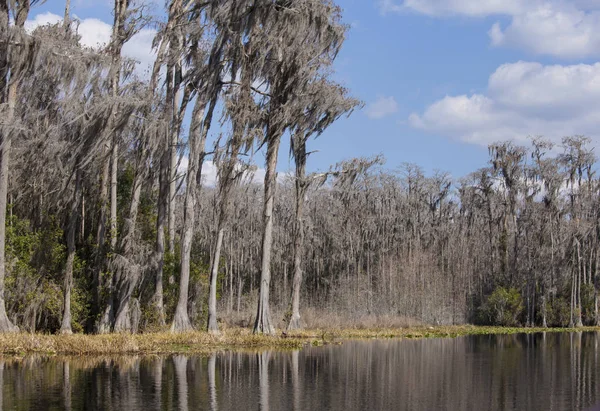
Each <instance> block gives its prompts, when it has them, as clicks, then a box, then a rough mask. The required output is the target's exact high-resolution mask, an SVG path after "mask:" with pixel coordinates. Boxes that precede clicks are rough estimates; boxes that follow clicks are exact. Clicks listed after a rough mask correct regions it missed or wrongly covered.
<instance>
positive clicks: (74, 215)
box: [60, 170, 81, 334]
mask: <svg viewBox="0 0 600 411" xmlns="http://www.w3.org/2000/svg"><path fill="white" fill-rule="evenodd" d="M80 191H81V172H80V171H79V170H77V171H76V177H75V192H74V193H73V203H72V204H71V213H70V216H69V224H68V231H67V263H66V265H65V279H64V281H65V284H64V287H65V288H64V295H63V296H64V307H63V318H62V324H61V326H60V333H61V334H72V333H73V329H72V328H71V289H72V288H73V263H74V261H75V234H76V232H77V219H78V217H79V213H78V211H79V198H80Z"/></svg>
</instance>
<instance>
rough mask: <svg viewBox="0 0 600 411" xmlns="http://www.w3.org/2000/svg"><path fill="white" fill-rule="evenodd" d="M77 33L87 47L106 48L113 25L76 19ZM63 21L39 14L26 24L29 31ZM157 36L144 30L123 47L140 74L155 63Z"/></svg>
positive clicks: (45, 14) (50, 14)
mask: <svg viewBox="0 0 600 411" xmlns="http://www.w3.org/2000/svg"><path fill="white" fill-rule="evenodd" d="M74 20H75V22H74V23H73V24H76V26H77V33H78V34H79V35H80V36H81V44H82V45H83V46H86V47H92V48H99V47H104V46H106V44H108V42H109V41H110V36H111V33H112V25H110V24H108V23H105V22H103V21H102V20H98V19H94V18H88V19H82V20H78V19H77V18H74ZM61 21H62V17H61V16H58V15H56V14H53V13H50V12H46V13H40V14H37V15H36V16H35V17H34V18H33V19H32V20H28V21H27V22H26V23H25V28H26V29H27V30H28V31H32V30H34V29H35V28H36V27H38V26H42V25H46V24H56V23H59V22H61ZM155 35H156V31H155V30H151V29H142V30H140V32H139V33H137V34H136V35H135V36H133V37H132V38H131V40H129V41H128V42H127V43H126V44H125V45H124V46H123V55H124V56H126V57H129V58H132V59H134V60H136V61H138V62H139V63H140V64H139V65H138V68H137V69H138V72H139V73H140V74H142V73H144V72H145V71H146V70H147V69H148V68H149V67H150V65H151V64H152V63H153V61H154V56H155V53H154V51H153V50H152V39H154V36H155Z"/></svg>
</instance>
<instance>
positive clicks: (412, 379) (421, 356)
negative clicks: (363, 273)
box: [0, 333, 600, 411]
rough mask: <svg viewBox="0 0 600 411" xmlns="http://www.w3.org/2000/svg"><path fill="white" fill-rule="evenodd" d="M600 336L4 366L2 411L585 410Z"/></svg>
mask: <svg viewBox="0 0 600 411" xmlns="http://www.w3.org/2000/svg"><path fill="white" fill-rule="evenodd" d="M599 340H600V334H598V333H572V334H562V333H546V334H531V335H524V334H520V335H500V336H470V337H459V338H454V339H425V340H372V341H345V342H344V343H343V344H342V345H328V346H324V347H307V348H305V349H303V350H301V351H293V352H292V351H289V352H226V353H219V354H214V355H212V356H209V357H196V356H182V355H174V356H167V357H162V356H161V357H133V356H129V357H126V356H124V357H113V358H103V357H25V358H22V359H14V358H4V359H0V365H1V371H0V384H1V386H2V389H1V390H0V394H1V398H0V403H1V404H2V406H3V407H2V409H3V410H62V409H66V410H96V409H101V410H131V411H137V410H144V411H151V410H271V411H278V410H344V411H354V410H360V411H363V410H428V411H429V410H478V411H480V410H545V411H546V410H582V409H585V408H587V407H590V406H592V405H594V404H595V403H598V402H600V353H599V351H598V350H599V348H600V347H599Z"/></svg>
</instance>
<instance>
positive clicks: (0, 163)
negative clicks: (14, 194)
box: [0, 1, 29, 332]
mask: <svg viewBox="0 0 600 411" xmlns="http://www.w3.org/2000/svg"><path fill="white" fill-rule="evenodd" d="M2 5H3V6H2V7H1V9H0V12H1V13H2V16H1V17H0V19H2V20H1V21H0V23H1V25H2V27H0V30H2V32H3V33H6V34H8V24H9V23H8V4H7V3H6V2H2ZM18 8H19V12H18V14H17V19H16V21H15V26H16V27H17V28H18V29H20V30H23V26H24V24H25V20H26V19H27V15H28V13H29V1H26V2H23V4H21V3H19V5H18ZM8 47H9V46H7V48H8ZM7 56H8V53H7ZM3 64H5V67H6V69H5V70H4V68H3V72H2V73H1V74H2V75H3V82H6V81H8V93H7V96H6V103H7V107H8V110H7V112H6V116H5V121H6V123H7V124H10V123H11V122H12V121H13V119H14V117H15V106H16V104H17V88H18V84H19V82H18V77H17V76H18V73H16V72H13V71H12V70H15V71H16V69H15V68H14V67H12V69H11V63H10V61H9V60H8V58H7V59H6V62H5V63H4V62H3ZM9 72H10V79H9V80H7V77H4V76H8V73H9ZM2 97H4V96H2ZM4 102H5V101H4V98H3V99H2V101H0V103H4ZM0 133H1V134H0V150H1V154H0V332H15V331H18V327H17V326H15V325H14V324H13V323H12V322H11V321H10V320H9V318H8V315H7V314H6V302H5V300H4V294H5V278H6V254H5V253H6V251H5V249H6V208H7V207H6V206H7V201H8V173H9V170H10V151H11V146H12V140H11V132H10V130H9V129H8V127H4V128H3V129H0Z"/></svg>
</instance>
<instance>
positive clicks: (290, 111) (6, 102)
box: [0, 0, 600, 334]
mask: <svg viewBox="0 0 600 411" xmlns="http://www.w3.org/2000/svg"><path fill="white" fill-rule="evenodd" d="M36 3H39V1H37V2H36V1H35V0H18V1H13V0H0V149H1V156H0V332H11V331H17V330H21V331H29V332H47V333H64V334H69V333H73V332H78V333H79V332H85V333H110V332H132V333H136V332H150V331H159V330H171V331H173V332H184V331H189V330H192V329H196V330H208V331H209V332H211V333H214V334H218V333H219V332H220V331H219V330H220V329H222V328H223V327H229V326H245V327H247V326H253V329H254V332H256V333H263V334H274V333H275V332H276V330H277V329H285V330H289V331H292V330H296V329H299V328H302V327H307V326H309V327H327V326H368V325H380V324H388V325H398V324H405V323H425V324H444V325H446V324H465V323H477V324H493V325H505V326H517V325H520V326H543V327H549V326H556V327H566V326H569V327H576V326H583V325H598V324H599V323H600V315H599V313H598V291H597V290H598V287H600V284H599V283H598V282H599V276H598V265H599V263H600V255H599V252H600V242H599V241H598V240H599V238H600V204H599V201H600V180H598V178H597V177H596V175H595V170H596V167H597V165H596V158H595V155H594V153H593V146H592V144H591V140H589V139H588V138H586V137H585V136H569V137H565V138H564V139H563V140H562V141H561V142H560V143H556V142H551V141H549V140H546V139H544V138H543V137H533V138H530V140H529V144H527V145H526V146H521V145H519V144H517V143H515V142H511V141H505V142H498V143H496V144H493V145H491V146H490V147H489V162H488V166H487V167H484V168H482V169H480V170H476V171H474V172H473V173H471V174H469V175H467V176H463V177H455V176H451V175H450V174H449V173H444V172H434V173H431V174H430V175H426V173H425V172H424V171H423V170H422V169H421V168H420V167H419V166H418V165H414V164H401V165H399V166H397V167H395V166H389V165H386V164H385V159H384V156H383V155H372V156H370V157H369V156H366V157H362V158H352V159H348V160H345V161H342V162H340V163H337V164H332V165H331V167H330V168H329V169H328V170H324V171H319V172H316V171H312V170H313V169H312V168H311V167H310V155H311V153H312V152H311V143H312V141H313V140H314V139H315V138H327V136H326V130H327V129H328V128H329V127H330V126H331V125H332V124H333V123H334V122H336V121H337V120H338V119H340V118H341V117H344V116H348V115H351V114H352V113H353V112H354V111H356V110H358V109H360V108H361V106H362V103H361V101H360V100H358V99H356V98H355V97H353V96H352V93H351V92H350V91H349V90H347V89H346V88H345V87H344V86H343V85H342V84H339V83H337V82H336V81H334V80H333V78H334V77H335V71H334V67H333V65H334V62H335V59H336V57H337V55H338V53H339V51H340V49H341V47H342V45H343V42H344V39H345V36H346V35H347V32H348V30H349V26H348V25H346V24H345V23H344V22H343V21H342V11H341V9H340V8H339V7H338V6H337V5H336V4H335V3H333V2H332V1H331V0H293V1H292V0H169V1H168V2H167V4H166V6H165V10H164V12H162V14H161V16H162V17H161V18H154V17H149V16H151V15H152V13H150V12H149V11H148V9H147V5H145V4H144V3H143V2H141V1H140V2H136V1H132V0H115V2H114V12H113V14H114V24H113V28H112V34H111V38H110V42H109V43H108V44H106V45H104V46H101V47H96V48H89V47H84V46H82V45H81V43H80V36H79V34H78V24H77V19H76V18H73V17H72V16H71V12H70V0H66V2H65V9H64V19H63V20H62V22H60V23H58V24H54V25H45V26H39V27H37V28H35V29H33V30H29V29H27V27H26V22H27V20H28V18H30V13H31V10H32V8H33V7H35V6H36ZM145 27H154V28H156V30H157V34H156V37H155V39H154V42H153V46H154V51H155V60H154V63H153V64H152V66H151V67H150V68H149V70H147V72H144V73H143V74H140V71H139V70H136V66H137V65H139V62H136V61H134V60H132V59H129V58H127V57H125V56H124V55H123V52H122V51H123V46H124V45H125V44H126V43H127V42H128V41H129V40H130V39H131V38H132V36H134V35H135V34H136V33H138V32H139V31H140V30H142V29H143V28H145ZM284 139H286V140H289V142H290V147H291V149H290V152H289V156H290V158H292V159H293V161H292V164H293V165H294V170H292V171H291V172H288V173H282V172H278V170H279V168H278V159H279V157H281V156H285V155H287V154H288V153H280V151H282V150H281V149H280V147H281V142H282V141H283V140H284ZM382 149H383V148H382ZM323 155H327V153H323ZM257 158H259V159H261V160H260V161H261V162H259V161H257ZM263 158H264V163H262V159H263ZM209 162H210V164H211V165H212V166H214V167H215V168H216V170H217V179H216V182H214V183H211V182H208V181H207V179H206V170H207V165H208V164H209ZM183 164H187V166H186V167H182V165H183ZM263 168H264V179H263V181H257V180H258V178H257V175H260V173H259V171H260V170H261V169H263Z"/></svg>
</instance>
